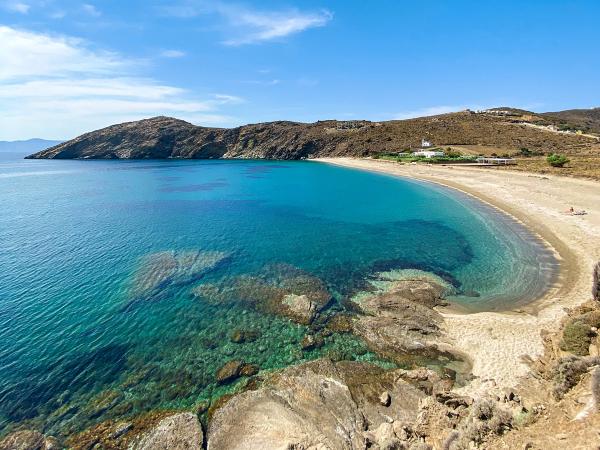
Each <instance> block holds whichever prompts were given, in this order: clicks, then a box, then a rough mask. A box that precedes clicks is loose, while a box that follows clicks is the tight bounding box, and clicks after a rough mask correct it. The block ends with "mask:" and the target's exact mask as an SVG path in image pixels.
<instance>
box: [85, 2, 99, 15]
mask: <svg viewBox="0 0 600 450" xmlns="http://www.w3.org/2000/svg"><path fill="white" fill-rule="evenodd" d="M81 9H83V11H84V12H85V13H86V14H89V15H90V16H92V17H100V16H101V15H102V13H101V12H100V11H98V8H96V7H95V6H94V5H92V4H90V3H84V4H83V5H81Z"/></svg>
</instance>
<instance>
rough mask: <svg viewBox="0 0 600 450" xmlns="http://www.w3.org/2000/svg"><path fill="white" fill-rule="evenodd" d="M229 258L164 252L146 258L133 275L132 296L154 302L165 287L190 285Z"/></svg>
mask: <svg viewBox="0 0 600 450" xmlns="http://www.w3.org/2000/svg"><path fill="white" fill-rule="evenodd" d="M228 256H229V255H228V254H227V253H225V252H218V251H200V250H188V251H164V252H157V253H152V254H150V255H146V256H144V257H143V258H142V259H141V261H140V266H139V268H138V269H137V270H136V272H135V273H134V275H133V281H132V289H131V296H132V297H134V298H152V297H154V296H156V295H157V294H159V293H160V291H161V290H162V289H164V288H166V287H169V286H171V285H177V284H185V283H190V282H192V281H194V280H197V279H199V278H200V277H202V276H203V275H205V274H206V273H208V272H209V271H211V270H213V269H215V268H216V267H217V266H218V265H219V264H220V263H221V262H223V261H224V260H225V259H226V258H227V257H228Z"/></svg>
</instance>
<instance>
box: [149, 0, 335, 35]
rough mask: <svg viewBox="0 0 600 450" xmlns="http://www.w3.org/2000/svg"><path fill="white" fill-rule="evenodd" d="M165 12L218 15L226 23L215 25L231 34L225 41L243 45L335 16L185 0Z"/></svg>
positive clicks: (325, 12) (313, 25) (186, 16)
mask: <svg viewBox="0 0 600 450" xmlns="http://www.w3.org/2000/svg"><path fill="white" fill-rule="evenodd" d="M159 11H160V12H161V13H162V14H166V15H169V16H172V17H179V18H183V19H190V18H194V17H198V16H200V15H210V14H212V15H215V16H217V17H218V18H220V19H221V21H222V22H223V23H220V24H219V23H217V24H215V26H216V27H217V28H220V29H221V31H222V32H224V33H226V34H227V35H228V36H229V37H228V38H227V39H225V40H224V41H223V44H225V45H230V46H239V45H245V44H255V43H259V42H265V41H272V40H277V39H282V38H284V37H287V36H291V35H293V34H297V33H301V32H303V31H305V30H308V29H309V28H317V27H323V26H325V25H327V23H328V22H329V21H331V19H333V13H331V12H330V11H328V10H326V9H323V10H319V11H311V12H305V11H300V10H298V9H289V10H285V11H265V10H253V9H249V8H247V7H245V6H241V5H239V4H235V3H231V2H222V1H213V2H203V1H200V0H182V1H181V2H180V3H178V4H175V5H168V6H164V7H161V8H159Z"/></svg>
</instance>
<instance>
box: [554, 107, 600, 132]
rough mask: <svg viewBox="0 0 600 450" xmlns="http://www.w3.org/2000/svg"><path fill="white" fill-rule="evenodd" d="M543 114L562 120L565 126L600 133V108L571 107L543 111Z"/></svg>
mask: <svg viewBox="0 0 600 450" xmlns="http://www.w3.org/2000/svg"><path fill="white" fill-rule="evenodd" d="M542 116H544V117H546V118H548V119H551V120H553V121H555V122H560V123H561V124H562V125H563V126H565V127H569V126H570V127H571V128H578V129H581V130H583V131H586V132H590V133H599V134H600V108H591V109H569V110H566V111H557V112H548V113H543V114H542Z"/></svg>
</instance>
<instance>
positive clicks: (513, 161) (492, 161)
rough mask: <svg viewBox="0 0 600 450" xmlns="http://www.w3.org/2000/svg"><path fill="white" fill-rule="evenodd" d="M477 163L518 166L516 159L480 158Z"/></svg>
mask: <svg viewBox="0 0 600 450" xmlns="http://www.w3.org/2000/svg"><path fill="white" fill-rule="evenodd" d="M477 163H478V164H493V165H499V166H508V165H512V164H517V161H516V159H514V158H486V157H485V156H480V157H479V158H477Z"/></svg>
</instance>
